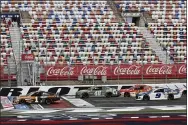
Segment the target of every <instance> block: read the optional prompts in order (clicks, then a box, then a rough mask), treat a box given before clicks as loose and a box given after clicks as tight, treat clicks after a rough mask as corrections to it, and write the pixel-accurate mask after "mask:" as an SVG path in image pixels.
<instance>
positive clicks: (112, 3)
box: [107, 0, 125, 22]
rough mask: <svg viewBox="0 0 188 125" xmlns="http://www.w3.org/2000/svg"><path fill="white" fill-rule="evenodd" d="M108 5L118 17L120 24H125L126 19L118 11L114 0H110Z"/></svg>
mask: <svg viewBox="0 0 188 125" xmlns="http://www.w3.org/2000/svg"><path fill="white" fill-rule="evenodd" d="M107 4H108V5H109V6H110V7H111V9H112V11H113V13H114V15H115V16H116V18H117V19H118V22H125V20H124V18H123V17H122V15H121V13H120V11H118V9H117V7H116V3H115V2H114V1H113V0H108V1H107Z"/></svg>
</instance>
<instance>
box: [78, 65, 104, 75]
mask: <svg viewBox="0 0 188 125" xmlns="http://www.w3.org/2000/svg"><path fill="white" fill-rule="evenodd" d="M80 75H107V67H106V66H97V67H88V66H85V67H83V68H82V69H81V71H80Z"/></svg>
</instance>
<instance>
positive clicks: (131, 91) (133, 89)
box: [120, 85, 152, 97]
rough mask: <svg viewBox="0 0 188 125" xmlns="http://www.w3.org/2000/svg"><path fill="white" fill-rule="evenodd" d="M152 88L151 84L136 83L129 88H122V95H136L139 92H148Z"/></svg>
mask: <svg viewBox="0 0 188 125" xmlns="http://www.w3.org/2000/svg"><path fill="white" fill-rule="evenodd" d="M150 90H152V87H151V86H148V85H135V86H133V87H131V88H129V89H120V93H121V96H124V97H135V96H136V94H138V93H139V92H147V91H150Z"/></svg>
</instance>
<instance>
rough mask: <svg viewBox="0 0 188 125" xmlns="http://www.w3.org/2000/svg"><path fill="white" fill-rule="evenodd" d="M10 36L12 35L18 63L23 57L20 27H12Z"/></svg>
mask: <svg viewBox="0 0 188 125" xmlns="http://www.w3.org/2000/svg"><path fill="white" fill-rule="evenodd" d="M10 36H11V42H12V48H13V53H14V56H15V59H16V64H18V62H19V61H20V59H21V50H22V45H21V43H20V40H21V33H20V29H19V27H10Z"/></svg>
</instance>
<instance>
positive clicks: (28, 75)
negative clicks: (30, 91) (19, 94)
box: [21, 62, 32, 86]
mask: <svg viewBox="0 0 188 125" xmlns="http://www.w3.org/2000/svg"><path fill="white" fill-rule="evenodd" d="M21 71H22V72H21V77H22V78H21V82H22V85H26V86H27V85H28V83H32V80H31V79H32V67H31V66H30V64H29V63H27V62H22V63H21ZM25 80H26V81H27V82H26V81H25Z"/></svg>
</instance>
